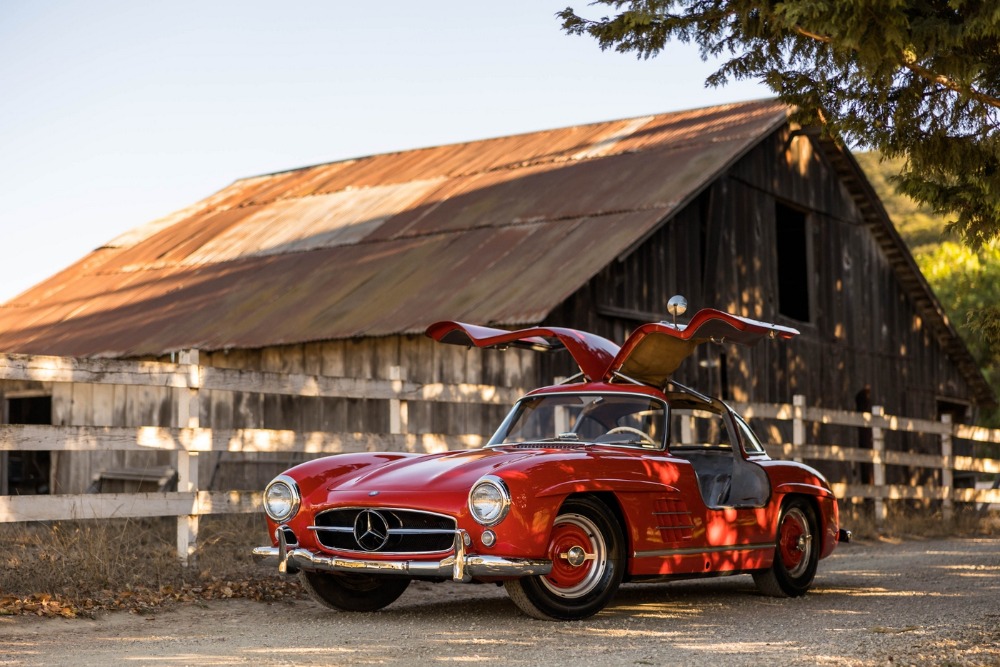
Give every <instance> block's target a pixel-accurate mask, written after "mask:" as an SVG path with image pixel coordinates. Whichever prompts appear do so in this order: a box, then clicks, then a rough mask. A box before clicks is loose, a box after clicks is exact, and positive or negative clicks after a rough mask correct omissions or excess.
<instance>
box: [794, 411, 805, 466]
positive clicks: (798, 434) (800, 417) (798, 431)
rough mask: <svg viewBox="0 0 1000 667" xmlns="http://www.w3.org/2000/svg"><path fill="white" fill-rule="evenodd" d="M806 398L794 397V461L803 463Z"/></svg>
mask: <svg viewBox="0 0 1000 667" xmlns="http://www.w3.org/2000/svg"><path fill="white" fill-rule="evenodd" d="M805 411H806V397H805V396H803V395H802V394H795V395H794V396H792V445H794V448H793V449H792V460H793V461H798V462H799V463H802V455H801V454H800V453H799V452H801V451H802V449H801V448H802V446H803V445H805V444H806V422H805V418H804V417H805Z"/></svg>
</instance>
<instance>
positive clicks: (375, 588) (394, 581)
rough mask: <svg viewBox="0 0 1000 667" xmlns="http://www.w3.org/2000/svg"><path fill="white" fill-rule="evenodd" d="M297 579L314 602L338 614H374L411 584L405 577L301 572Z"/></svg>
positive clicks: (397, 597) (393, 600)
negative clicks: (351, 612)
mask: <svg viewBox="0 0 1000 667" xmlns="http://www.w3.org/2000/svg"><path fill="white" fill-rule="evenodd" d="M299 580H300V581H301V582H302V587H303V588H305V589H306V592H307V593H309V595H310V596H311V597H312V598H313V599H314V600H316V601H317V602H319V603H320V604H322V605H325V606H327V607H330V608H331V609H337V610H340V611H376V610H378V609H381V608H382V607H386V606H388V605H390V604H392V603H393V602H395V601H396V600H397V599H399V596H400V595H402V594H403V591H405V590H406V587H407V586H409V585H410V580H409V579H407V578H405V577H393V576H372V575H369V574H327V573H325V572H306V571H304V570H303V571H301V572H299Z"/></svg>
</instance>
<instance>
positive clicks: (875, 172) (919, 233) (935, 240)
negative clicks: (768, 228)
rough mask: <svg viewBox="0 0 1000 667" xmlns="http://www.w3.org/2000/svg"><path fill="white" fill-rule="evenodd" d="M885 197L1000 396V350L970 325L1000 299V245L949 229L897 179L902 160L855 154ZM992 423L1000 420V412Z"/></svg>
mask: <svg viewBox="0 0 1000 667" xmlns="http://www.w3.org/2000/svg"><path fill="white" fill-rule="evenodd" d="M855 158H857V160H858V163H859V164H860V165H861V168H862V169H864V171H865V174H866V175H867V176H868V180H869V181H871V184H872V186H873V187H874V188H875V191H876V192H877V193H878V195H879V197H880V198H881V199H882V203H883V204H884V205H885V209H886V211H887V212H888V213H889V217H890V218H892V221H893V223H894V224H895V225H896V229H897V230H898V231H899V233H900V235H901V236H902V237H903V240H904V241H905V242H906V244H907V246H908V247H909V248H910V251H911V252H912V253H913V256H914V258H915V259H916V260H917V265H918V266H919V267H920V270H921V271H922V272H923V274H924V276H925V277H926V278H927V282H929V283H930V285H931V288H932V289H933V290H934V293H935V294H936V295H937V297H938V300H939V301H940V302H941V305H942V306H943V307H944V309H945V312H946V313H947V314H948V317H949V319H950V320H951V322H952V324H953V325H954V327H955V328H956V329H957V330H958V332H959V334H960V335H961V336H962V338H963V339H964V340H965V343H966V345H968V347H969V350H970V351H971V352H972V354H973V356H974V357H975V358H976V361H978V362H979V365H980V367H981V368H982V369H983V372H984V373H985V375H986V377H987V379H988V380H989V381H990V384H991V385H992V386H993V390H994V391H995V392H996V393H997V394H998V395H1000V351H998V350H992V349H990V346H989V345H987V344H986V343H985V342H984V340H983V337H982V336H981V335H980V334H979V332H978V331H976V330H975V329H974V327H973V326H972V325H971V324H970V318H969V316H970V314H972V313H973V312H975V311H976V310H978V309H981V308H984V307H985V306H989V305H995V304H1000V244H997V243H992V244H989V245H986V246H984V247H982V248H980V249H979V250H971V249H970V248H968V247H967V246H965V245H963V244H962V243H961V241H959V239H958V238H957V237H956V236H954V235H952V234H949V233H948V232H947V224H948V220H947V219H946V218H944V217H942V216H939V215H935V214H934V212H933V211H931V210H929V209H928V208H927V207H925V206H921V205H918V204H917V203H915V202H914V201H913V200H912V199H910V198H908V197H906V196H905V195H900V194H898V193H897V192H896V191H895V189H894V187H893V185H892V182H891V179H892V177H893V176H895V175H896V174H898V173H899V170H900V168H901V167H902V160H884V161H883V160H881V159H880V155H879V154H878V153H857V154H855ZM986 422H987V423H988V424H989V425H991V426H997V425H1000V412H997V411H994V413H993V414H991V415H988V416H987V419H986Z"/></svg>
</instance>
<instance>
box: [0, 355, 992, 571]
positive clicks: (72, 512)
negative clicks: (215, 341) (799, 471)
mask: <svg viewBox="0 0 1000 667" xmlns="http://www.w3.org/2000/svg"><path fill="white" fill-rule="evenodd" d="M180 359H181V363H176V364H174V363H169V364H168V363H158V362H136V361H119V360H100V359H74V358H64V357H47V356H30V355H0V380H7V381H36V382H64V383H88V384H114V385H135V386H147V387H170V388H175V389H185V388H186V389H187V390H188V392H189V393H188V400H183V399H182V400H180V403H179V407H178V420H177V421H178V423H177V425H176V426H175V427H138V428H126V427H112V426H45V425H16V424H15V425H10V424H8V425H0V452H10V451H32V450H34V451H39V450H48V451H59V452H88V451H89V452H94V451H118V450H124V451H156V450H159V451H172V452H175V456H176V465H177V472H178V488H177V491H175V492H168V493H131V494H124V493H109V494H75V495H47V496H44V495H43V496H0V523H4V522H21V521H53V520H64V519H109V518H124V517H152V516H176V517H178V533H177V547H178V553H179V555H180V556H181V558H182V559H184V560H186V559H187V558H188V557H189V555H190V554H191V553H193V550H194V545H195V543H196V540H197V530H198V517H199V516H203V515H207V514H230V513H246V512H254V511H258V510H259V508H260V501H261V494H260V493H259V492H258V491H244V490H233V491H206V490H204V489H201V488H199V480H198V467H197V462H198V455H199V454H201V453H205V452H247V453H249V452H289V453H292V452H294V453H300V454H307V455H320V454H335V453H342V452H357V451H372V450H380V449H385V450H392V451H416V452H434V451H446V450H450V449H461V448H468V447H478V446H481V445H482V444H483V442H484V438H483V437H482V434H467V435H440V434H428V433H410V432H408V428H407V405H408V402H409V401H435V402H450V403H480V404H511V403H513V402H514V400H516V399H517V398H518V396H519V395H520V393H521V392H520V391H519V390H517V389H509V388H496V387H492V386H486V385H476V384H441V383H435V384H422V383H416V382H411V381H407V380H405V379H404V378H403V372H402V370H401V369H393V373H392V376H393V377H392V378H390V379H388V380H382V379H358V378H336V377H325V376H315V375H303V374H281V373H264V372H254V371H240V370H231V369H222V368H213V367H206V366H201V365H199V364H198V353H197V351H187V352H184V353H182V354H181V355H180ZM203 389H214V390H223V391H252V392H254V393H261V394H281V395H292V396H324V397H337V398H368V399H383V400H387V401H389V402H390V432H389V433H382V434H371V433H333V432H319V431H316V432H298V431H285V430H269V429H227V430H223V429H212V428H206V427H202V426H200V424H199V418H198V415H199V405H200V404H199V401H200V395H199V392H200V391H201V390H203ZM734 407H736V408H737V409H738V410H739V411H740V412H741V413H742V414H744V415H745V416H747V417H748V418H752V419H755V420H761V421H765V422H791V425H792V434H793V437H792V442H787V443H780V444H774V445H768V446H767V449H768V453H769V454H771V455H772V456H775V457H780V458H792V459H796V460H803V459H808V460H811V461H834V462H852V463H861V464H870V465H871V466H872V470H873V477H872V481H873V482H874V483H873V484H844V483H838V484H834V485H833V487H834V492H835V493H836V494H837V496H838V497H839V498H841V499H867V500H872V501H873V502H874V505H875V518H876V521H879V520H881V519H884V518H885V517H886V501H888V500H900V499H921V500H936V501H941V503H942V507H943V509H944V511H945V513H946V514H948V513H950V512H951V511H952V510H953V508H954V504H955V503H971V502H975V503H1000V489H997V488H993V489H967V488H955V487H954V473H955V472H956V471H959V472H974V473H983V474H992V475H998V474H1000V455H998V454H995V456H997V458H989V457H971V456H956V455H954V453H953V452H954V441H955V440H969V441H975V442H981V443H990V444H993V445H995V444H997V443H1000V430H991V429H985V428H978V427H970V426H965V425H956V424H951V423H949V421H948V420H947V418H945V419H943V420H942V421H940V422H938V421H933V420H926V419H916V418H909V417H900V416H894V415H886V414H883V412H882V409H881V408H880V407H875V408H873V409H872V412H871V413H856V412H847V411H841V410H827V409H821V408H815V407H808V406H806V398H805V397H803V396H796V397H795V398H794V401H793V403H792V404H757V403H750V404H736V405H735V406H734ZM810 423H817V424H827V425H839V426H850V427H858V428H867V429H870V430H871V433H872V448H871V449H861V448H857V447H845V446H843V445H834V444H823V443H810V442H807V441H806V439H807V436H806V434H807V433H808V431H809V429H808V428H807V424H810ZM891 431H898V432H906V433H919V434H925V435H932V436H935V437H937V438H938V440H939V442H940V453H935V454H927V453H913V452H903V451H894V450H887V449H886V447H885V433H886V432H891ZM887 466H906V467H912V468H923V469H930V470H934V471H939V473H938V478H939V479H940V484H938V485H936V486H933V485H922V486H903V485H890V484H886V467H887Z"/></svg>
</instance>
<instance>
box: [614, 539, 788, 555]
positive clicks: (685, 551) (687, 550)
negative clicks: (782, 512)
mask: <svg viewBox="0 0 1000 667" xmlns="http://www.w3.org/2000/svg"><path fill="white" fill-rule="evenodd" d="M773 548H774V542H767V543H764V544H729V545H726V546H721V547H683V548H681V549H661V550H659V551H636V552H634V553H633V554H632V556H633V557H634V558H666V557H668V556H696V555H698V554H716V553H722V552H725V551H757V550H758V549H773Z"/></svg>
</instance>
